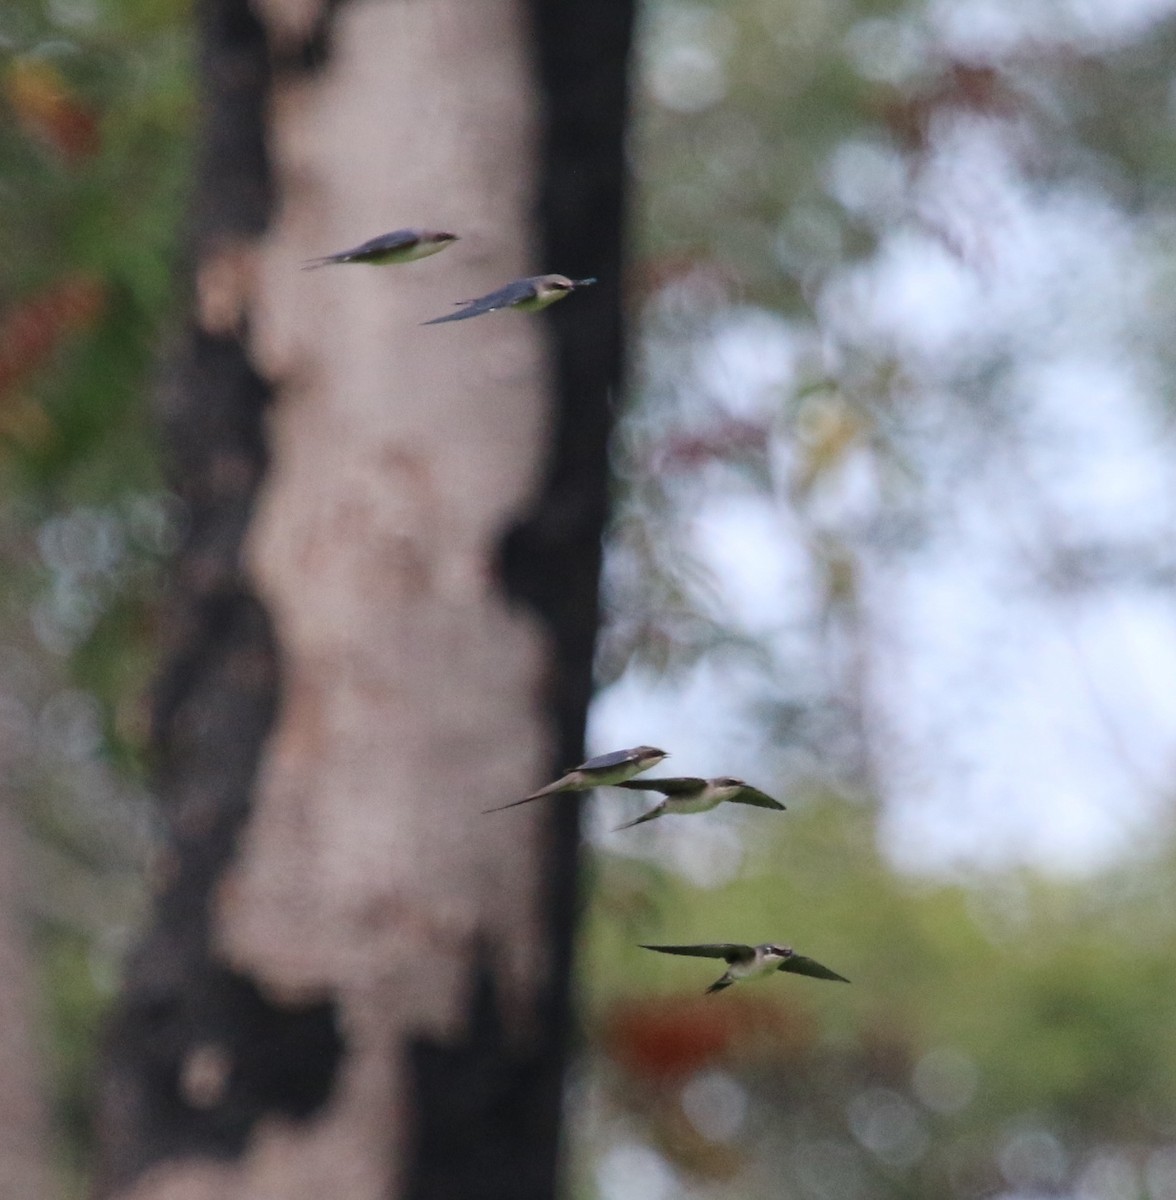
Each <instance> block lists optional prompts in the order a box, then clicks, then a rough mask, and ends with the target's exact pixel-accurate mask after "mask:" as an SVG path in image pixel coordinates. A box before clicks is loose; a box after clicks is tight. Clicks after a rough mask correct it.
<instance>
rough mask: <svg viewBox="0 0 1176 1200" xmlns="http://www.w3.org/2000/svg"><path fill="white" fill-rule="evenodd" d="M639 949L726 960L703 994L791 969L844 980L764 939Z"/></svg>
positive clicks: (842, 977)
mask: <svg viewBox="0 0 1176 1200" xmlns="http://www.w3.org/2000/svg"><path fill="white" fill-rule="evenodd" d="M641 949H642V950H657V951H660V952H661V953H662V954H688V955H690V956H691V957H692V958H721V959H724V960H726V963H727V970H726V971H725V972H724V974H723V976H722V977H721V978H720V979H716V980H715V982H714V983H712V984H711V985H710V987H708V988H707V989H706V990H707V993H708V994H709V993H711V992H721V991H722V990H723V988H728V987H730V986H731V984H733V983H741V982H743V980H745V979H760V978H762V977H763V976H764V975H771V974H772V972H773V971H792V972H793V973H794V974H796V975H810V976H812V978H813V979H836V980H839V981H840V982H841V983H848V982H849V980H848V979H846V978H845V976H844V975H838V974H837V972H836V971H830V970H829V968H828V967H823V966H821V964H820V963H819V962H815V961H814V960H813V959H811V958H805V956H804V955H803V954H797V953H796V951H795V950H793V949H792V947H791V946H777V945H775V944H774V943H773V942H765V943H764V944H763V945H760V946H741V945H739V944H738V943H737V942H720V943H719V944H717V945H710V946H642V947H641Z"/></svg>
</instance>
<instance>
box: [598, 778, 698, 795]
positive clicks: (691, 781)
mask: <svg viewBox="0 0 1176 1200" xmlns="http://www.w3.org/2000/svg"><path fill="white" fill-rule="evenodd" d="M616 786H617V787H623V788H628V789H629V790H630V791H634V792H661V794H662V795H663V796H689V795H690V794H691V793H692V792H701V791H702V789H703V788H704V787H706V780H705V779H695V778H694V776H693V775H682V776H679V777H678V778H676V779H626V780H625V782H624V783H618V784H616Z"/></svg>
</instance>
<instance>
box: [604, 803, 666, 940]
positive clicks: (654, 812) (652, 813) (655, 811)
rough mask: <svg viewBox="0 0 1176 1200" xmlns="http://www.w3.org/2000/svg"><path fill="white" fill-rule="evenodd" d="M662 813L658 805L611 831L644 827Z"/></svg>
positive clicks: (616, 831)
mask: <svg viewBox="0 0 1176 1200" xmlns="http://www.w3.org/2000/svg"><path fill="white" fill-rule="evenodd" d="M663 811H664V810H663V806H662V805H660V804H659V805H658V806H657V808H651V809H650V810H649V812H647V813H642V814H641V816H639V817H638V818H637V819H636V820H635V821H626V822H625V823H624V825H618V826H617V827H616V829H614V830H613V833H620V832H621V830H622V829H632V828H633V826H634V825H644V824H645V822H646V821H652V820H653V819H654V818H655V817H660V816H661V815H662V812H663ZM648 948H649V947H647V949H648Z"/></svg>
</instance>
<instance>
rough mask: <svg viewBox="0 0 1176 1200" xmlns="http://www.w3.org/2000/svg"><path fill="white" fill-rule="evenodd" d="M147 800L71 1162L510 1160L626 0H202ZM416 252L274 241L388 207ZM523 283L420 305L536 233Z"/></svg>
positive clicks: (556, 1068) (382, 1183)
mask: <svg viewBox="0 0 1176 1200" xmlns="http://www.w3.org/2000/svg"><path fill="white" fill-rule="evenodd" d="M203 13H204V45H205V63H204V70H205V79H206V98H207V112H206V116H205V126H206V134H205V144H204V153H203V157H202V159H201V162H200V164H199V167H198V171H199V179H198V194H197V203H196V237H195V240H194V276H195V283H196V288H195V292H196V299H195V319H194V323H193V328H192V330H191V333H190V337H189V339H188V344H187V349H186V351H185V353H184V354H183V355H182V359H181V362H180V365H179V367H178V369H177V371H176V373H175V376H174V379H173V382H172V386H171V387H170V388H169V389H168V391H167V395H166V405H165V417H166V421H167V425H168V429H169V436H170V443H171V448H172V452H173V455H174V458H175V460H176V473H177V486H178V487H179V490H180V492H181V494H182V495H183V496H184V498H185V499H186V501H187V504H188V508H189V517H190V524H189V530H188V537H187V541H186V545H185V548H184V550H183V552H182V554H181V556H180V560H179V563H178V570H177V589H176V597H175V600H174V603H173V605H172V607H171V612H170V616H169V621H168V632H169V637H170V644H169V646H168V647H167V650H166V653H167V655H168V667H167V670H166V672H165V675H164V678H163V682H162V685H161V687H160V691H159V696H158V698H157V704H156V715H157V731H156V743H157V748H158V750H159V757H160V766H159V789H160V794H161V798H162V801H163V803H164V806H165V812H166V815H167V818H168V821H169V826H170V829H171V834H172V840H171V845H170V847H169V850H168V851H167V853H166V854H165V855H163V857H162V860H161V863H160V866H159V871H158V889H159V896H158V903H157V912H156V917H155V920H154V923H153V926H152V929H151V930H150V932H149V934H148V935H147V937H146V939H145V942H144V944H143V946H142V947H141V948H140V950H139V952H138V953H137V954H136V955H135V957H134V959H133V961H132V963H131V965H130V968H129V972H128V980H127V984H126V990H125V995H124V998H123V1001H122V1003H121V1005H120V1009H119V1012H118V1014H117V1016H116V1019H115V1021H114V1023H113V1026H112V1030H111V1034H110V1038H109V1045H108V1051H107V1055H106V1060H105V1063H104V1070H103V1078H102V1087H101V1098H100V1106H99V1108H100V1114H99V1141H100V1148H101V1163H100V1172H99V1181H98V1185H97V1194H99V1195H101V1196H104V1197H107V1196H109V1197H114V1196H118V1197H124V1196H133V1197H135V1200H156V1198H159V1200H163V1198H167V1200H180V1198H182V1200H214V1198H215V1200H238V1198H239V1200H269V1198H273V1200H302V1198H305V1200H326V1198H328V1197H329V1198H331V1200H389V1198H391V1197H394V1196H405V1197H422V1198H423V1197H429V1198H432V1197H436V1198H438V1200H440V1198H441V1197H447V1198H453V1200H458V1198H461V1197H503V1198H505V1197H512V1198H517V1200H529V1198H536V1200H537V1198H539V1197H545V1196H550V1195H552V1193H553V1190H554V1187H555V1180H556V1152H557V1139H558V1131H559V1103H560V1093H561V1084H562V1076H563V1067H564V1061H565V1057H566V1052H567V1041H568V1025H569V1013H568V1010H569V967H570V955H571V951H570V947H571V936H572V930H573V922H574V916H575V905H576V893H575V886H576V885H575V872H576V812H575V806H574V804H572V803H570V802H567V803H561V804H537V805H534V806H529V807H524V808H522V809H519V810H517V811H512V812H509V813H499V814H493V815H483V814H482V813H481V810H482V809H484V808H486V807H489V806H491V805H493V804H498V803H503V802H504V801H506V800H509V799H512V798H514V797H517V796H519V795H522V794H524V793H525V792H526V791H527V790H529V789H530V788H531V787H533V786H534V785H535V784H536V782H538V781H541V780H542V779H544V778H545V777H546V776H548V775H549V774H550V773H551V771H552V770H554V769H556V768H557V767H559V766H562V765H563V764H564V763H565V762H566V761H568V760H569V759H572V758H574V757H575V755H577V754H578V753H579V752H580V748H581V746H580V743H581V741H582V735H583V722H584V716H585V711H586V707H587V701H588V696H589V691H590V684H591V663H592V649H593V640H594V635H595V628H596V618H597V609H596V605H597V598H596V588H597V577H598V571H599V555H600V535H601V531H602V528H603V523H604V517H605V511H606V444H607V436H608V430H609V423H610V404H611V401H612V398H613V395H614V394H615V390H616V386H617V383H618V380H619V378H620V371H621V362H620V357H621V356H620V333H619V330H620V321H619V299H620V240H621V237H620V217H621V212H620V209H621V180H622V165H621V164H622V157H621V135H622V127H623V117H624V106H625V56H626V52H627V44H628V34H629V26H630V20H631V12H630V3H629V0H593V3H592V4H573V3H570V2H568V3H558V2H556V0H532V2H530V3H528V0H379V2H377V0H345V2H343V3H336V4H325V5H324V4H322V3H321V0H303V2H301V3H298V2H296V0H264V2H261V0H259V2H258V3H256V4H255V6H254V7H253V8H250V7H248V6H247V5H246V4H245V3H244V2H243V0H209V2H207V3H206V4H205V5H204V9H203ZM408 224H416V225H427V226H432V227H434V228H442V229H452V230H453V231H454V232H457V233H459V234H460V235H461V237H462V240H461V241H459V242H458V243H457V244H456V246H455V247H453V248H451V249H449V250H447V251H446V252H445V253H444V254H443V255H440V256H438V257H436V258H430V259H427V260H424V261H422V262H419V263H415V264H411V265H408V266H401V267H391V268H385V269H382V270H375V269H370V268H366V267H357V266H351V267H337V268H331V269H327V270H322V271H316V272H313V273H309V274H304V273H302V272H300V271H299V270H298V264H299V262H300V260H302V259H304V258H306V257H309V256H311V255H314V254H321V253H324V252H326V251H329V250H334V249H339V248H342V247H344V246H346V245H350V244H354V243H355V242H358V241H361V240H363V239H364V238H366V237H369V236H371V235H373V234H375V233H378V232H382V231H384V230H386V229H389V228H393V227H396V226H399V225H408ZM547 270H552V271H561V272H565V273H568V274H573V275H584V274H596V275H599V276H601V278H602V280H603V282H602V284H601V285H600V286H598V287H597V288H595V289H591V290H589V291H586V292H584V293H580V294H577V295H576V296H573V297H571V298H570V299H569V300H567V301H565V302H564V303H563V305H561V306H560V307H559V308H557V309H556V310H553V312H552V313H550V314H544V315H543V316H539V317H536V316H523V315H519V314H501V313H499V314H492V315H491V316H488V317H483V318H478V319H476V320H472V321H469V322H462V323H458V324H454V325H447V326H440V327H430V328H422V327H421V325H420V322H421V321H423V320H425V319H427V318H429V317H432V316H435V315H438V314H440V313H443V312H446V311H448V310H449V309H450V306H451V305H452V302H453V301H455V300H459V299H462V298H464V297H468V296H474V295H478V294H480V293H481V292H482V291H486V290H489V289H491V288H493V287H496V286H498V285H500V284H501V283H503V282H505V281H507V280H508V279H511V278H513V277H516V276H519V275H525V274H533V273H536V272H539V271H547Z"/></svg>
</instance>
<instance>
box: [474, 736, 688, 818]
mask: <svg viewBox="0 0 1176 1200" xmlns="http://www.w3.org/2000/svg"><path fill="white" fill-rule="evenodd" d="M669 757H670V756H669V755H668V754H667V753H666V752H665V751H664V750H659V749H658V748H657V747H656V746H634V747H633V748H632V749H631V750H614V751H613V752H612V753H611V754H601V755H598V756H597V757H596V758H590V759H589V760H588V761H587V762H583V763H581V764H580V765H579V766H578V767H572V768H571V769H570V770H569V771H568V772H567V773H566V774H564V775H561V776H560V777H559V778H558V779H557V780H556V781H555V782H554V783H549V784H548V785H547V786H546V787H541V788H540V789H539V790H538V791H537V792H532V793H531V794H530V795H529V796H524V797H523V798H522V799H521V800H512V801H511V803H510V804H500V805H499V806H498V807H497V808H487V809H485V810H484V811H485V812H501V811H502V810H503V809H504V808H515V807H517V806H518V805H520V804H526V803H527V802H528V801H530V800H538V799H539V798H540V797H541V796H554V795H555V794H556V792H586V791H588V790H589V789H590V788H596V787H607V786H608V785H609V784H613V783H623V782H624V781H625V780H626V779H632V778H633V776H634V775H640V774H641V772H642V771H648V770H649V768H650V767H656V766H657V764H658V763H659V762H662V761H663V760H664V759H667V758H669Z"/></svg>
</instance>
